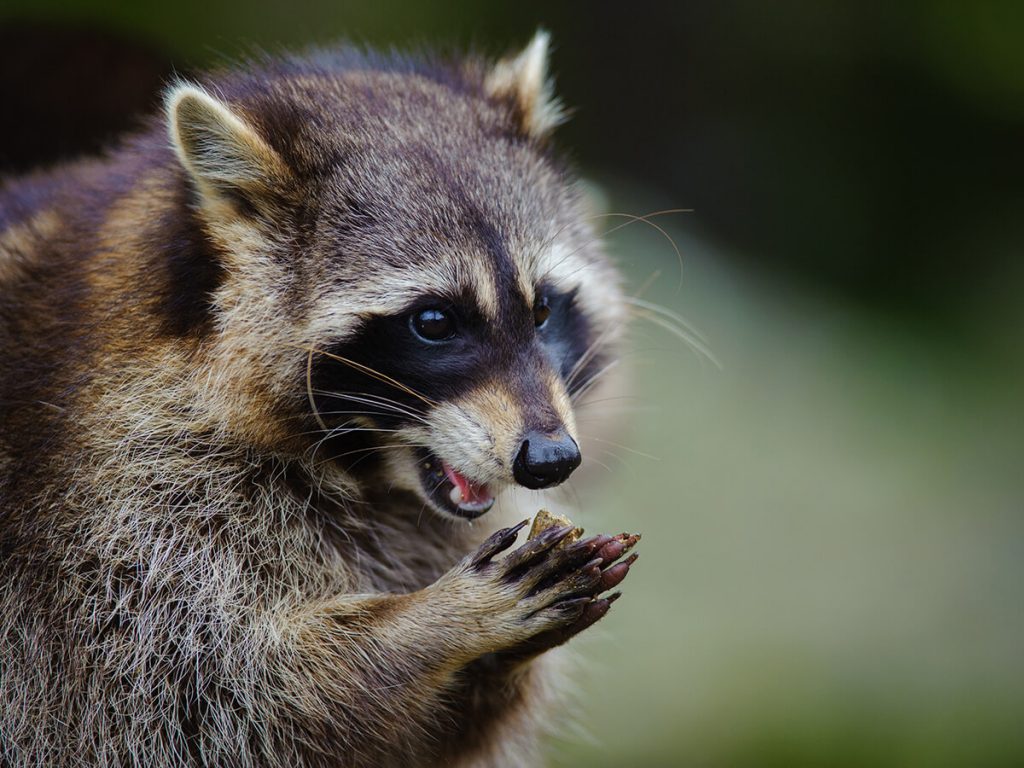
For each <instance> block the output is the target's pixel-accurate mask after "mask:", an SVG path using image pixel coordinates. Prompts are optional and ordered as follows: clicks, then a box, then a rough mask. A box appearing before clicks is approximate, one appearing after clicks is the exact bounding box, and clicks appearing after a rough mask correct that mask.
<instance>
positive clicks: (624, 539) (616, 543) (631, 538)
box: [597, 533, 640, 563]
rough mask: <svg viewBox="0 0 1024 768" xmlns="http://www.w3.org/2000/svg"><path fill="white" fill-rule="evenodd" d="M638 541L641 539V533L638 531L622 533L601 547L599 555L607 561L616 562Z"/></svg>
mask: <svg viewBox="0 0 1024 768" xmlns="http://www.w3.org/2000/svg"><path fill="white" fill-rule="evenodd" d="M638 541H640V534H638V533H633V534H629V533H620V534H619V535H618V536H616V537H615V538H614V539H612V540H611V541H609V542H608V543H607V544H605V545H604V546H603V547H601V549H600V550H598V552H597V556H598V557H600V558H601V559H602V560H604V561H605V562H606V563H611V562H614V561H615V560H618V559H619V558H620V557H622V555H624V554H625V553H626V552H628V551H629V550H631V549H632V548H633V546H634V545H635V544H636V543H637V542H638Z"/></svg>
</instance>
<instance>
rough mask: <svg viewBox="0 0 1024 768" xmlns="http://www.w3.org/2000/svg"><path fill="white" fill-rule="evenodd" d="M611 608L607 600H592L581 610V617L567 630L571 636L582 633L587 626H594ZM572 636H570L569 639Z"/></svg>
mask: <svg viewBox="0 0 1024 768" xmlns="http://www.w3.org/2000/svg"><path fill="white" fill-rule="evenodd" d="M609 608H611V603H610V602H608V601H607V600H604V599H601V600H592V601H591V602H590V605H588V606H587V607H586V608H584V609H583V613H582V615H580V617H579V618H578V619H577V620H576V623H575V624H573V625H572V626H571V627H570V628H569V629H570V631H571V632H572V634H573V635H575V634H578V633H580V632H582V631H583V630H584V629H586V628H587V627H589V626H592V625H594V624H596V623H597V622H598V621H600V620H601V619H603V618H604V616H605V614H606V613H608V609H609ZM571 636H572V635H570V637H571Z"/></svg>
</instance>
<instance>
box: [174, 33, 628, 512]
mask: <svg viewBox="0 0 1024 768" xmlns="http://www.w3.org/2000/svg"><path fill="white" fill-rule="evenodd" d="M353 56H356V58H355V59H353ZM546 60H547V36H546V35H545V34H543V33H539V34H538V35H537V37H535V39H534V40H533V42H532V43H531V44H530V45H529V46H528V47H527V48H526V49H525V50H524V51H523V52H522V53H520V54H519V55H517V56H512V57H509V58H507V59H504V60H501V61H499V62H497V63H496V64H495V63H486V62H482V61H479V60H475V59H470V60H462V61H459V62H454V63H443V62H423V61H420V62H409V61H404V60H403V61H394V60H386V59H381V60H377V59H372V58H368V57H366V56H365V55H358V56H357V55H355V54H351V53H334V54H330V53H325V54H321V55H318V56H314V57H312V58H306V59H296V60H290V61H286V62H278V63H276V64H274V65H268V66H267V67H266V68H265V69H264V70H262V71H261V72H260V73H259V74H257V75H255V76H254V75H251V74H250V75H248V76H239V77H237V78H235V79H234V80H232V79H230V78H229V79H227V80H221V81H217V82H215V83H212V84H211V85H209V86H207V87H205V88H200V87H197V86H194V85H189V84H180V85H178V86H177V87H175V88H174V89H173V90H172V91H171V92H170V93H169V96H168V99H167V111H168V116H169V123H170V131H171V136H172V140H173V142H172V143H173V146H174V147H175V150H176V152H177V155H178V158H179V160H180V163H181V165H182V166H183V167H184V169H185V171H186V172H187V174H186V175H187V178H188V179H189V181H190V183H191V184H192V185H193V187H194V189H195V190H196V192H197V197H198V202H197V207H198V210H199V212H200V219H201V226H202V227H203V228H204V231H205V232H206V234H207V236H208V237H209V238H210V239H211V240H212V241H213V242H215V243H216V244H217V250H218V251H219V252H220V253H221V254H222V258H223V260H224V262H225V264H224V272H225V274H226V277H225V280H224V284H223V285H222V286H220V287H219V288H218V290H217V291H216V293H215V295H214V296H213V297H212V298H211V300H212V305H213V307H214V311H215V313H216V314H217V323H216V327H217V329H218V330H217V333H218V340H217V342H216V344H217V345H218V347H219V349H220V354H219V357H220V359H222V360H224V361H227V360H230V361H231V362H230V363H227V362H225V363H224V365H225V366H227V367H229V368H231V369H232V370H234V371H235V372H236V373H237V372H238V371H239V370H240V369H243V368H244V369H246V370H245V377H246V378H245V382H244V384H239V385H238V386H237V387H236V390H237V391H236V393H235V394H234V397H236V399H237V398H241V397H243V395H242V394H241V393H242V391H243V390H244V391H247V392H251V391H259V392H260V393H261V398H262V399H261V402H268V401H269V402H272V403H273V407H272V410H273V411H274V413H273V414H268V416H271V415H272V416H273V420H274V423H283V422H287V419H284V418H283V416H284V415H286V414H291V415H292V416H293V417H294V418H293V420H292V421H291V422H290V423H292V424H294V425H298V426H296V427H295V428H294V430H293V433H294V434H302V435H304V436H305V437H304V442H302V443H301V445H302V450H303V451H305V452H306V454H307V455H312V456H314V457H315V459H316V461H317V463H318V465H319V466H321V467H323V466H330V467H336V468H339V469H340V470H342V471H343V472H345V473H346V474H347V476H348V477H350V478H354V479H355V480H356V482H358V483H359V484H360V485H362V486H363V490H364V491H365V492H366V493H369V494H373V493H374V492H378V493H393V492H395V491H399V490H401V491H405V492H408V493H411V494H414V495H415V496H416V497H417V499H418V501H419V502H420V503H421V504H425V505H427V506H429V507H431V508H432V509H433V510H435V511H436V512H438V513H439V514H442V515H449V516H455V517H458V518H463V519H467V518H468V519H471V518H474V517H477V516H479V515H481V514H483V513H484V512H486V511H487V510H488V509H489V508H490V506H491V504H492V503H493V501H494V498H495V496H496V494H498V493H499V492H500V491H501V490H502V489H503V488H505V487H506V486H508V485H510V484H513V483H517V484H519V485H522V486H525V487H527V488H547V487H550V486H554V485H557V484H559V483H561V482H563V481H564V480H565V479H566V478H567V477H568V476H569V475H570V473H572V471H573V470H574V469H575V468H576V467H577V466H578V465H579V464H580V461H581V455H580V450H579V443H580V437H579V434H578V431H577V422H576V418H575V414H574V405H575V401H576V400H577V399H578V398H579V396H580V395H581V393H582V392H583V391H585V390H586V389H587V387H588V386H589V385H590V383H591V382H592V381H593V380H594V379H595V377H596V376H598V375H599V374H600V373H601V372H602V370H604V369H605V367H606V366H607V365H608V364H609V362H610V360H611V355H612V349H613V346H614V343H615V342H616V340H617V339H618V337H619V334H620V331H621V329H622V325H623V323H624V321H625V312H624V310H623V305H622V302H621V299H620V294H619V282H618V278H617V275H616V273H615V271H614V269H613V268H612V267H611V266H610V264H609V262H608V261H607V260H606V259H605V257H604V256H603V254H602V253H601V251H600V248H599V246H598V244H597V243H596V241H595V237H594V233H593V231H592V228H591V226H590V224H589V222H588V217H587V216H586V214H585V207H584V204H583V201H582V199H581V198H582V195H581V193H580V189H579V185H578V184H577V182H576V181H575V179H574V178H573V176H572V175H571V172H570V171H569V170H568V169H567V168H566V166H565V165H564V164H563V163H562V162H560V161H559V160H558V159H557V157H556V156H555V155H554V154H553V151H552V149H551V147H550V142H549V137H550V133H551V131H552V129H553V128H554V127H555V125H556V124H557V123H558V122H559V121H560V119H561V115H562V112H561V110H560V109H559V107H558V104H557V102H555V100H554V99H553V97H552V96H551V94H550V91H549V82H548V77H547V64H546ZM219 378H221V379H224V378H226V379H230V380H237V377H236V378H235V379H232V378H231V377H230V376H227V377H219ZM265 411H266V407H265V406H264V407H263V410H262V411H261V413H263V412H265ZM270 421H271V419H270V418H267V422H268V424H269V422H270ZM268 429H269V427H268Z"/></svg>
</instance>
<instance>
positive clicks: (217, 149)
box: [165, 83, 290, 213]
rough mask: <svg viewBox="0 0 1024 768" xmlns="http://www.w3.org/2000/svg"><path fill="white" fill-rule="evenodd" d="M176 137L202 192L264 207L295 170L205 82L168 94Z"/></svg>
mask: <svg viewBox="0 0 1024 768" xmlns="http://www.w3.org/2000/svg"><path fill="white" fill-rule="evenodd" d="M165 104H166V110H167V120H168V127H169V129H170V135H171V142H172V144H173V145H174V150H175V152H176V153H177V155H178V159H179V160H180V161H181V164H182V165H183V166H184V167H185V170H186V171H188V173H189V174H190V175H191V176H192V178H193V180H194V181H195V182H196V185H197V186H198V187H199V191H200V194H202V195H203V196H204V197H205V198H208V202H212V201H210V200H209V198H210V197H211V196H213V197H214V198H218V199H220V200H223V201H224V202H227V203H229V204H231V205H234V206H235V207H236V208H241V209H242V210H241V211H240V212H243V213H246V212H252V211H253V210H254V209H255V210H257V211H258V210H261V209H263V208H264V207H265V206H266V204H267V203H270V202H271V201H272V199H273V197H274V193H275V192H276V191H279V190H281V189H283V188H284V185H285V184H286V183H287V180H288V178H289V176H290V174H289V172H288V169H287V166H286V165H285V163H284V161H283V160H282V159H281V158H280V156H279V155H278V154H277V153H276V152H275V151H274V150H273V149H272V148H271V147H270V145H268V144H267V142H266V141H264V140H263V138H262V137H261V136H260V135H259V134H258V133H257V132H256V131H255V130H254V129H253V128H252V126H250V125H249V124H248V123H247V122H246V121H245V119H244V118H243V117H241V116H239V115H238V114H237V113H236V112H234V111H232V110H231V108H230V107H228V106H227V105H226V104H224V103H223V102H222V101H220V100H218V99H216V98H214V97H213V96H211V95H210V94H208V93H207V92H206V91H204V90H202V89H201V88H199V87H197V86H195V85H191V84H188V83H183V84H180V85H177V86H175V87H174V88H172V89H171V90H170V91H169V92H168V94H167V98H166V100H165Z"/></svg>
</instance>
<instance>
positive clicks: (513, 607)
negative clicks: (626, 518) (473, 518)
mask: <svg viewBox="0 0 1024 768" xmlns="http://www.w3.org/2000/svg"><path fill="white" fill-rule="evenodd" d="M526 522H527V521H524V522H522V523H520V524H519V525H517V526H514V527H512V528H505V529H503V530H500V531H498V532H497V533H495V534H494V535H493V536H491V537H490V538H489V539H488V540H487V541H485V542H484V543H483V545H481V547H480V549H479V550H478V551H477V552H476V553H475V554H474V555H472V556H470V557H469V558H467V559H466V560H465V561H463V563H462V564H461V565H460V566H459V568H458V569H457V571H458V580H459V581H460V582H462V583H461V584H460V586H462V587H463V588H466V587H469V589H470V590H471V591H473V592H475V593H476V597H477V600H473V601H471V602H476V603H477V604H478V605H479V606H480V607H481V609H482V610H483V611H485V612H486V614H487V615H486V616H481V617H478V623H477V626H479V627H480V629H481V638H480V639H481V640H482V641H483V642H482V645H483V646H484V648H483V650H485V651H486V652H490V651H497V652H501V653H503V654H507V655H509V656H514V657H529V656H531V655H535V654H537V653H540V652H542V651H544V650H547V649H548V648H552V647H554V646H556V645H560V644H561V643H564V642H565V641H566V640H568V639H569V638H571V637H573V636H574V635H576V634H578V633H579V632H582V631H583V630H584V629H586V628H587V627H589V626H591V625H592V624H594V623H595V622H597V621H598V620H599V619H601V618H602V617H603V616H604V615H605V614H606V613H607V612H608V609H609V607H610V606H611V604H612V603H613V602H614V601H615V600H616V599H617V598H618V597H619V593H615V594H613V595H609V596H608V597H601V596H600V595H601V594H602V593H604V592H606V591H607V590H609V589H611V588H613V587H615V586H617V585H618V584H619V583H621V582H622V580H623V579H624V578H625V577H626V574H627V573H628V572H629V569H630V566H632V564H633V563H634V562H635V561H636V559H637V556H636V555H635V554H633V555H630V556H629V557H626V558H625V559H620V558H622V557H623V555H625V554H626V553H627V552H628V551H629V550H630V549H631V548H632V547H633V546H634V545H635V544H636V542H637V541H639V539H640V536H639V535H638V534H625V533H623V534H619V535H618V536H607V535H598V536H591V537H590V538H587V539H583V540H581V541H577V542H574V543H572V544H569V545H566V546H563V547H558V544H559V543H561V542H562V541H563V540H565V539H566V537H567V536H569V535H570V534H571V533H572V532H573V530H574V529H573V527H572V526H557V527H553V528H549V529H547V530H545V531H544V532H542V533H541V534H540V535H538V536H536V537H535V538H533V539H530V540H529V541H527V542H526V543H525V544H523V545H522V546H521V547H519V548H518V549H515V550H513V551H512V552H510V553H509V554H507V555H505V556H504V557H502V558H500V559H496V558H497V556H498V555H499V554H501V553H502V552H505V551H506V550H508V549H509V548H510V547H511V546H512V545H513V544H514V543H515V541H516V538H517V536H518V534H519V531H520V530H521V529H522V528H523V526H525V525H526ZM470 585H472V586H470ZM453 586H454V585H453ZM480 598H483V599H480Z"/></svg>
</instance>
